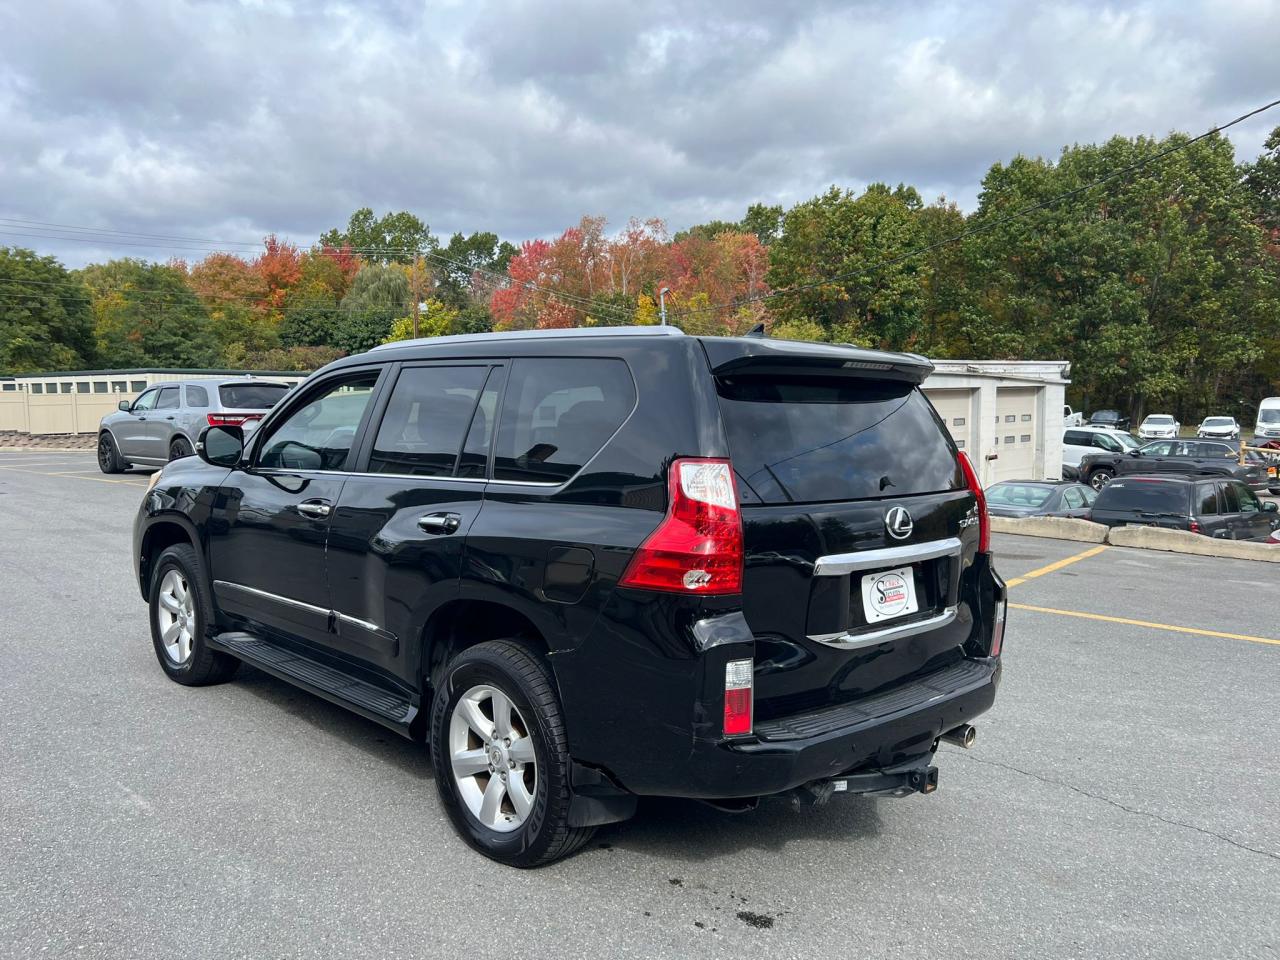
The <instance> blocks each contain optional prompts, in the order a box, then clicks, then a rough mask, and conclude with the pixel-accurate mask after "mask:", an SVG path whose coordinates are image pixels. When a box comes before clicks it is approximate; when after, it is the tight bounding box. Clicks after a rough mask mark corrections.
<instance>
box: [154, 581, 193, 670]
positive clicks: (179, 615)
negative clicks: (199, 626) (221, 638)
mask: <svg viewBox="0 0 1280 960" xmlns="http://www.w3.org/2000/svg"><path fill="white" fill-rule="evenodd" d="M156 626H157V627H159V629H160V640H161V642H162V643H163V644H164V652H165V656H167V657H168V658H169V659H170V660H171V661H172V662H173V663H174V664H176V665H178V666H182V665H183V664H184V663H186V662H187V661H188V660H190V659H191V645H192V641H193V639H194V637H195V630H196V613H195V605H194V597H193V596H192V590H191V583H190V582H189V581H188V580H187V578H186V577H185V576H184V575H183V573H182V571H181V570H178V569H170V570H168V571H166V572H165V575H164V579H163V580H161V581H160V594H159V596H158V597H157V598H156Z"/></svg>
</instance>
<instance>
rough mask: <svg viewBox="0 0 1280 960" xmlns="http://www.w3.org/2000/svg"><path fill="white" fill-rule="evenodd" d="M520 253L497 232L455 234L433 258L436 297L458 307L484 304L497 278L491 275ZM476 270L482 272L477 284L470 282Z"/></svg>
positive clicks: (499, 271) (502, 271) (504, 269)
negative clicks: (469, 234)
mask: <svg viewBox="0 0 1280 960" xmlns="http://www.w3.org/2000/svg"><path fill="white" fill-rule="evenodd" d="M519 252H520V251H519V250H518V249H517V248H516V247H514V246H512V245H511V244H510V243H508V242H507V241H505V240H499V239H498V235H497V234H496V233H473V234H471V236H469V237H468V236H464V235H463V234H461V233H455V234H454V235H453V236H452V237H450V238H449V242H448V244H446V245H445V246H444V247H443V248H442V249H441V250H440V251H439V255H438V257H435V258H432V266H433V268H434V270H435V274H436V296H437V297H438V298H439V299H441V300H443V301H444V302H445V303H449V304H452V305H453V306H455V307H457V308H458V309H459V310H462V309H465V308H466V307H468V306H473V305H476V304H478V303H485V304H487V303H488V296H487V292H488V291H490V290H492V289H493V285H494V282H495V280H496V279H497V278H496V277H494V276H492V275H493V274H503V273H505V272H506V270H507V264H509V263H510V262H511V258H512V257H514V256H515V255H516V254H517V253H519ZM477 272H481V273H480V276H479V284H478V285H476V284H473V282H472V281H473V278H474V277H476V275H477ZM473 288H474V289H473ZM490 325H492V320H490Z"/></svg>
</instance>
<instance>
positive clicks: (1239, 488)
mask: <svg viewBox="0 0 1280 960" xmlns="http://www.w3.org/2000/svg"><path fill="white" fill-rule="evenodd" d="M1224 486H1227V487H1230V488H1232V489H1233V490H1235V492H1236V496H1237V497H1239V498H1240V512H1241V513H1257V512H1258V511H1259V510H1261V509H1262V503H1261V502H1260V501H1259V500H1258V498H1257V496H1256V495H1255V494H1254V492H1253V491H1252V490H1250V489H1249V488H1248V487H1246V486H1245V485H1244V484H1243V483H1228V484H1224Z"/></svg>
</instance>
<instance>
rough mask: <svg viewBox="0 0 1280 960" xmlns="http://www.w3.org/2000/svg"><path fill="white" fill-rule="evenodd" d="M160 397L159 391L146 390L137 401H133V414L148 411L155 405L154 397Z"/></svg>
mask: <svg viewBox="0 0 1280 960" xmlns="http://www.w3.org/2000/svg"><path fill="white" fill-rule="evenodd" d="M159 395H160V391H159V390H148V391H147V392H146V393H144V394H143V395H142V396H140V397H139V398H138V399H137V400H135V401H133V410H134V412H135V413H142V412H145V411H147V410H150V409H151V408H152V407H154V406H155V405H156V397H158V396H159Z"/></svg>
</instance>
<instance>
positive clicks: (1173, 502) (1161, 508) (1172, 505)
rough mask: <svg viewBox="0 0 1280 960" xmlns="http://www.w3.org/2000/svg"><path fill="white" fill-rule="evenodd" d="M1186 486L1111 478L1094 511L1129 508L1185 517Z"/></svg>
mask: <svg viewBox="0 0 1280 960" xmlns="http://www.w3.org/2000/svg"><path fill="white" fill-rule="evenodd" d="M1187 489H1188V488H1187V485H1186V484H1182V483H1166V482H1164V481H1161V480H1112V481H1111V482H1110V483H1108V484H1107V485H1106V486H1105V487H1103V488H1102V492H1101V493H1099V494H1098V499H1097V500H1095V501H1094V502H1093V508H1094V509H1095V510H1119V511H1132V512H1134V513H1157V514H1159V513H1168V514H1176V515H1177V516H1179V517H1182V516H1186V514H1187V507H1188V506H1189V505H1190V504H1189V503H1188V497H1187Z"/></svg>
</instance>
